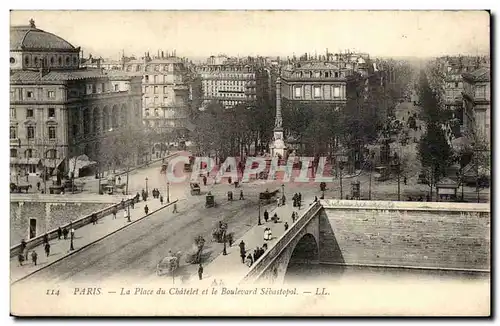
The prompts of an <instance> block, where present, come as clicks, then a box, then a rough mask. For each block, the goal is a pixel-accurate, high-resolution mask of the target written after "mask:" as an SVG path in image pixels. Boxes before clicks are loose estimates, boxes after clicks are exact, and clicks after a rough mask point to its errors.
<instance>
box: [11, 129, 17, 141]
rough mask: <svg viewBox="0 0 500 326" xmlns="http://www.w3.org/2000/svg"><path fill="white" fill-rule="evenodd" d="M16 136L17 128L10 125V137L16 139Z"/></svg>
mask: <svg viewBox="0 0 500 326" xmlns="http://www.w3.org/2000/svg"><path fill="white" fill-rule="evenodd" d="M16 138H17V128H16V127H10V139H16Z"/></svg>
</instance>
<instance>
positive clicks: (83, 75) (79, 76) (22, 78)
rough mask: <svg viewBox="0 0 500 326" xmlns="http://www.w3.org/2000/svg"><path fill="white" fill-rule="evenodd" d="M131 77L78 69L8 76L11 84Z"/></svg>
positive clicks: (98, 70)
mask: <svg viewBox="0 0 500 326" xmlns="http://www.w3.org/2000/svg"><path fill="white" fill-rule="evenodd" d="M121 76H123V77H131V76H134V75H133V74H130V73H125V72H123V71H112V70H105V71H101V70H100V69H80V70H71V71H49V72H47V73H44V74H43V75H42V74H40V72H38V71H12V72H11V74H10V81H11V82H39V81H42V82H43V81H46V82H52V81H54V82H56V81H67V80H83V79H90V78H106V77H121Z"/></svg>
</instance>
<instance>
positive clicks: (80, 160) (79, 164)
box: [69, 154, 97, 178]
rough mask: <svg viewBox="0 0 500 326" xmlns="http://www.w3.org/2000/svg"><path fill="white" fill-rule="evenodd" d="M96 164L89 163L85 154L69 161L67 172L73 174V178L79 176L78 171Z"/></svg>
mask: <svg viewBox="0 0 500 326" xmlns="http://www.w3.org/2000/svg"><path fill="white" fill-rule="evenodd" d="M96 164H97V162H95V161H91V160H90V159H89V157H88V156H87V155H85V154H83V155H80V156H78V157H73V158H71V159H70V160H69V171H70V172H74V173H75V175H74V176H75V178H77V177H78V176H79V171H80V170H81V169H83V168H86V167H88V166H92V165H96Z"/></svg>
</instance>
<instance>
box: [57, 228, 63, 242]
mask: <svg viewBox="0 0 500 326" xmlns="http://www.w3.org/2000/svg"><path fill="white" fill-rule="evenodd" d="M61 236H62V230H61V227H58V228H57V240H61Z"/></svg>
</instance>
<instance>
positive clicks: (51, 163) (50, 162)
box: [42, 158, 64, 169]
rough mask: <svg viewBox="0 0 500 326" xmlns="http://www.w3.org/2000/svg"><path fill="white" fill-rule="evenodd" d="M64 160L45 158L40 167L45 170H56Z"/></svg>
mask: <svg viewBox="0 0 500 326" xmlns="http://www.w3.org/2000/svg"><path fill="white" fill-rule="evenodd" d="M62 161H64V159H61V158H45V159H43V160H42V165H43V166H45V167H47V168H54V169H55V168H58V167H59V165H61V163H62Z"/></svg>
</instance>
